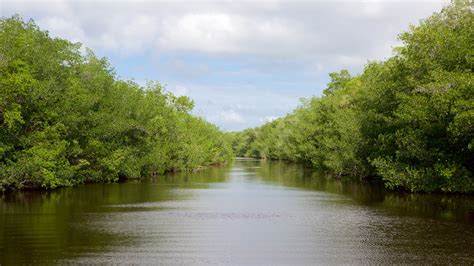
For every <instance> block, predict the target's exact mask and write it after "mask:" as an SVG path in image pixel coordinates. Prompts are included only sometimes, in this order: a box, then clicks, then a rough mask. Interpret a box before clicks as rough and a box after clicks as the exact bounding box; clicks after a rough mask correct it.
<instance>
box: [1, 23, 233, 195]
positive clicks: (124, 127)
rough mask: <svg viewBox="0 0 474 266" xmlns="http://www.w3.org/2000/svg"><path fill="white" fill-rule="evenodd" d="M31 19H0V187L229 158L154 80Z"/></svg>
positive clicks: (183, 100)
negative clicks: (122, 70)
mask: <svg viewBox="0 0 474 266" xmlns="http://www.w3.org/2000/svg"><path fill="white" fill-rule="evenodd" d="M80 49H81V44H79V43H71V42H69V41H67V40H64V39H60V38H52V37H50V36H49V34H48V32H47V31H42V30H40V29H39V27H38V26H37V25H36V24H35V23H34V21H31V20H30V21H28V22H25V21H23V20H22V18H21V17H19V16H13V17H11V18H4V19H1V20H0V191H5V190H17V189H30V188H45V189H53V188H56V187H60V186H71V185H75V184H79V183H84V182H111V181H117V180H119V179H120V178H140V177H143V176H147V175H150V174H161V173H164V172H166V171H180V170H189V169H194V168H196V167H201V166H206V165H210V164H221V163H224V162H227V161H229V160H232V158H233V153H232V149H231V147H230V144H229V142H228V140H227V139H226V136H225V135H224V133H222V132H221V131H220V130H219V129H218V128H217V127H216V126H214V125H212V124H210V123H208V122H206V121H204V120H203V119H201V118H198V117H195V116H192V115H191V114H190V111H191V110H192V108H193V102H192V101H191V100H190V99H189V98H187V97H184V96H182V97H176V96H174V95H173V94H171V93H170V92H167V91H166V90H165V88H164V87H163V86H162V85H161V84H160V83H158V82H149V83H148V84H147V85H146V86H144V87H143V86H140V85H138V84H137V83H135V82H133V81H124V80H120V79H119V78H117V76H116V74H115V73H114V71H113V68H112V67H111V66H110V65H109V63H108V61H107V60H106V59H105V58H98V57H96V56H95V55H94V53H93V52H92V51H91V50H88V49H87V51H86V52H85V53H84V52H81V50H80Z"/></svg>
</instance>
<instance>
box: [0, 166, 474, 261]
mask: <svg viewBox="0 0 474 266" xmlns="http://www.w3.org/2000/svg"><path fill="white" fill-rule="evenodd" d="M21 263H43V264H50V263H58V264H64V263H73V264H76V263H85V264H91V263H92V264H95V263H138V264H193V265H195V264H272V265H274V264H292V265H295V264H389V263H390V264H392V263H412V264H420V263H423V264H470V265H472V264H474V197H472V196H441V195H410V194H402V193H388V192H384V190H383V189H381V188H380V187H377V186H374V185H368V184H360V183H355V182H344V181H334V180H331V179H328V178H325V177H324V176H323V175H320V174H319V175H318V174H317V173H312V172H309V171H308V170H305V169H303V168H301V167H300V166H297V165H292V164H284V163H279V162H264V161H263V162H262V161H242V160H239V161H236V162H234V163H233V164H232V165H229V166H226V167H215V168H210V169H206V170H204V171H201V172H197V173H191V174H178V175H168V176H163V177H157V178H155V179H152V180H147V181H144V182H127V183H122V184H94V185H84V186H80V187H76V188H66V189H60V190H57V191H54V192H47V193H45V192H43V193H39V192H23V193H16V194H11V195H8V196H5V197H3V198H0V264H2V265H8V264H21Z"/></svg>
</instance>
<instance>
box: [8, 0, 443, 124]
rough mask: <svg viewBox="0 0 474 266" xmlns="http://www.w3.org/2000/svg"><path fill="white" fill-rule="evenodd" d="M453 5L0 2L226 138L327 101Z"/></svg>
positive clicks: (275, 0)
mask: <svg viewBox="0 0 474 266" xmlns="http://www.w3.org/2000/svg"><path fill="white" fill-rule="evenodd" d="M445 5H447V1H402V0H399V1H373V0H372V1H348V0H346V1H343V0H336V1H329V0H327V1H309V0H306V1H279V0H253V1H245V0H241V1H232V0H222V1H191V0H188V1H183V0H175V1H153V0H142V1H132V0H99V1H92V0H87V1H85V0H82V1H80V0H79V1H66V0H54V1H31V0H30V1H23V0H15V1H9V0H0V16H1V17H10V16H12V15H14V14H19V15H20V16H22V17H23V19H25V20H28V19H34V20H35V22H36V23H37V25H39V26H40V28H41V29H42V30H47V31H49V33H50V35H51V36H53V37H60V38H65V39H68V40H70V41H73V42H80V43H82V44H83V46H84V47H89V48H91V49H92V50H93V51H94V52H95V54H96V55H97V56H99V57H106V58H108V60H109V61H110V63H111V65H112V66H113V68H114V69H115V72H116V74H117V76H118V77H119V78H120V79H127V80H128V79H132V80H134V81H135V82H137V83H138V84H141V85H144V84H146V81H147V80H154V81H159V82H160V83H162V84H163V85H165V87H166V89H167V90H169V91H171V92H173V93H174V94H176V95H178V96H182V95H185V96H189V97H190V98H191V99H193V100H194V102H195V109H194V110H193V113H194V114H195V115H197V116H201V117H204V118H205V119H206V120H207V121H209V122H211V123H214V124H216V125H217V126H219V127H220V128H221V129H222V130H224V131H239V130H243V129H245V128H249V127H255V126H259V125H262V124H263V123H265V122H267V121H271V120H273V119H275V118H278V117H282V116H284V115H285V114H287V113H289V112H291V111H292V110H293V109H294V108H296V107H297V106H298V104H299V101H300V99H301V98H303V97H305V98H307V97H312V96H320V95H321V94H322V91H323V90H324V89H325V87H326V84H327V83H328V81H329V76H328V73H331V72H336V71H340V70H341V69H347V70H349V72H350V73H351V74H353V75H356V74H358V73H360V72H361V71H362V70H363V68H364V65H365V64H366V63H367V62H369V61H376V60H384V59H385V58H388V57H390V56H391V55H392V48H393V47H396V46H398V45H400V42H399V41H398V39H397V35H398V34H399V33H401V32H403V31H407V30H408V29H409V25H410V24H415V25H416V24H418V23H419V21H420V19H423V18H426V17H428V16H430V15H431V14H432V13H433V12H438V11H440V10H441V8H442V7H443V6H445Z"/></svg>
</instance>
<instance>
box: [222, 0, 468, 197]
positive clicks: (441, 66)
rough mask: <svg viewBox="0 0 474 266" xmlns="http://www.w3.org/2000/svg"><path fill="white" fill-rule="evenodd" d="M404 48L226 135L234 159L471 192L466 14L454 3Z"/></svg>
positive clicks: (404, 37)
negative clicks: (267, 119) (284, 112)
mask: <svg viewBox="0 0 474 266" xmlns="http://www.w3.org/2000/svg"><path fill="white" fill-rule="evenodd" d="M400 40H401V41H402V42H403V44H404V45H403V46H401V47H397V48H395V49H394V56H393V57H392V58H389V59H387V60H386V61H383V62H371V63H369V64H367V65H366V66H365V69H364V71H363V73H361V74H360V75H358V76H355V77H351V76H350V75H349V73H348V72H347V71H346V70H343V71H341V72H339V73H331V74H330V77H331V82H330V83H329V84H328V88H327V89H326V90H325V91H324V96H322V97H321V98H313V99H306V100H303V102H302V104H301V106H300V107H299V108H297V109H296V110H295V111H294V112H293V113H291V114H289V115H288V116H286V117H284V118H281V119H278V120H276V121H274V122H271V123H267V124H265V125H263V126H261V127H259V128H255V129H248V130H246V131H243V132H239V133H232V135H231V137H232V138H233V148H234V151H235V153H236V154H238V155H240V156H250V157H259V158H271V159H284V160H290V161H296V162H302V163H305V164H308V165H310V166H312V167H315V168H318V169H321V170H325V171H329V172H332V173H335V174H337V175H340V176H342V175H344V176H349V177H352V178H363V177H365V178H367V177H373V178H378V179H381V180H382V181H383V182H384V183H385V185H386V186H387V187H388V188H390V189H398V188H401V189H406V190H410V191H426V192H431V191H441V192H462V193H472V192H474V176H473V173H474V76H473V68H474V13H473V7H472V4H471V3H470V2H469V1H465V2H455V3H453V4H451V5H450V6H448V7H446V8H444V9H443V10H442V11H441V12H440V13H438V14H434V15H433V16H431V17H429V18H427V19H425V20H423V21H421V23H420V25H419V26H412V27H411V28H410V30H409V31H408V32H405V33H403V34H401V35H400Z"/></svg>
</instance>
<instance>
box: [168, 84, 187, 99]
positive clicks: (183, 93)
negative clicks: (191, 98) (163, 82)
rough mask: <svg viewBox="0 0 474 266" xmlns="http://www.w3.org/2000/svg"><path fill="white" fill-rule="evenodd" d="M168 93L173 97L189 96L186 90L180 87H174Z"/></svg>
mask: <svg viewBox="0 0 474 266" xmlns="http://www.w3.org/2000/svg"><path fill="white" fill-rule="evenodd" d="M170 91H171V92H172V93H173V94H174V95H175V96H178V97H179V96H187V95H188V94H189V90H188V88H186V87H184V86H180V85H176V86H174V87H173V88H172V89H170Z"/></svg>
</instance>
